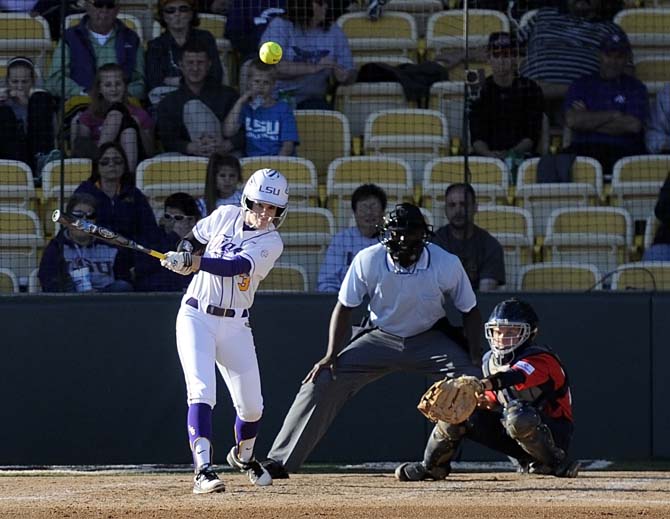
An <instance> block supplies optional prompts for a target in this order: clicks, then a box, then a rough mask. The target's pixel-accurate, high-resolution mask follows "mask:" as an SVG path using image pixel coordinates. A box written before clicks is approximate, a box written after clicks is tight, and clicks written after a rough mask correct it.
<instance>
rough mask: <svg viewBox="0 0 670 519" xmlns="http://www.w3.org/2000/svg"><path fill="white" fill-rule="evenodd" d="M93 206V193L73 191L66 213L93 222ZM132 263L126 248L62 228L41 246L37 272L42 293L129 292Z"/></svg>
mask: <svg viewBox="0 0 670 519" xmlns="http://www.w3.org/2000/svg"><path fill="white" fill-rule="evenodd" d="M96 205H97V202H96V199H95V197H94V196H93V195H90V194H88V193H75V194H74V195H72V196H71V197H70V200H69V201H68V203H67V207H66V208H65V212H66V213H67V214H68V215H69V216H71V217H73V218H80V219H82V220H86V221H89V222H92V223H96ZM131 264H132V263H131V260H130V251H129V250H128V249H122V248H117V247H114V246H112V245H108V244H107V243H105V242H102V241H99V240H96V239H95V238H94V237H93V236H91V235H90V234H88V233H85V232H83V231H78V230H75V229H69V228H67V227H62V228H61V230H60V231H59V232H58V234H57V235H56V236H55V237H54V238H53V239H52V240H51V241H50V242H49V244H48V245H47V247H46V249H44V254H43V255H42V260H41V261H40V268H39V271H38V274H37V275H38V277H39V280H40V284H41V285H42V291H43V292H129V291H132V290H133V285H132V284H131V282H130V280H131V275H130V267H131Z"/></svg>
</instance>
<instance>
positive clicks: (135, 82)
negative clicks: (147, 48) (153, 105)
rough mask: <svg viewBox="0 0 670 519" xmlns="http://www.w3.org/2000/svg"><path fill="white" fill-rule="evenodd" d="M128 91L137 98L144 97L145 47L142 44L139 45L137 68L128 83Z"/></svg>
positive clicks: (136, 59)
mask: <svg viewBox="0 0 670 519" xmlns="http://www.w3.org/2000/svg"><path fill="white" fill-rule="evenodd" d="M128 93H129V94H130V95H131V96H133V97H136V98H137V99H144V49H143V48H142V46H141V45H138V47H137V54H136V56H135V69H134V70H133V73H132V76H131V78H130V83H128Z"/></svg>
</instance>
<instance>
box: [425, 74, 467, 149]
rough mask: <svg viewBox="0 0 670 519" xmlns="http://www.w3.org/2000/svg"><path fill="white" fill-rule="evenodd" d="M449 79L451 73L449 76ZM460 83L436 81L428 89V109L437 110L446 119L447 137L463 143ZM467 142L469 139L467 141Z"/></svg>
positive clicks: (461, 85) (462, 92) (461, 89)
mask: <svg viewBox="0 0 670 519" xmlns="http://www.w3.org/2000/svg"><path fill="white" fill-rule="evenodd" d="M449 75H450V77H451V73H450V74H449ZM464 95H465V92H464V85H463V82H462V81H438V82H437V83H433V84H432V86H431V87H430V97H429V101H428V102H429V108H430V109H432V110H437V111H438V112H440V113H442V114H444V115H445V117H446V118H447V125H448V127H449V136H450V137H451V139H452V140H453V139H455V138H457V139H459V140H460V141H461V142H463V140H462V139H463V98H464ZM467 140H468V141H469V138H468V139H467Z"/></svg>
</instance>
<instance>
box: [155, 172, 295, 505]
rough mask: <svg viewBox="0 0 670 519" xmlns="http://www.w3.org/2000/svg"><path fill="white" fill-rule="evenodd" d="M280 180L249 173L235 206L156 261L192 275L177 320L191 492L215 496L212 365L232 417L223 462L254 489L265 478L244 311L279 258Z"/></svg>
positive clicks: (256, 381)
mask: <svg viewBox="0 0 670 519" xmlns="http://www.w3.org/2000/svg"><path fill="white" fill-rule="evenodd" d="M287 204H288V183H287V181H286V178H285V177H284V176H283V175H282V174H281V173H279V172H278V171H275V170H273V169H261V170H258V171H256V172H255V173H254V174H253V175H252V176H251V178H250V179H249V181H248V182H247V184H246V185H245V187H244V191H243V193H242V203H241V207H238V206H233V205H228V206H221V207H219V208H218V209H216V210H215V211H214V212H213V213H212V214H211V215H210V216H208V217H207V218H204V219H203V220H200V221H199V222H198V223H197V224H196V226H195V227H194V228H193V230H192V231H191V233H189V234H188V235H187V236H186V237H185V239H184V240H183V241H182V242H180V244H179V246H178V247H177V249H178V252H168V253H167V257H166V259H164V260H161V265H163V266H164V267H165V268H167V269H169V270H172V271H174V272H178V273H180V274H184V275H188V274H190V273H191V272H195V273H196V275H195V276H194V277H193V280H192V281H191V284H190V285H189V286H188V289H187V290H186V294H185V295H184V297H183V299H182V304H181V308H180V309H179V314H178V315H177V349H178V352H179V359H180V361H181V365H182V369H183V370H184V377H185V379H186V388H187V393H188V395H187V396H188V419H187V422H188V423H187V425H188V439H189V443H190V445H191V450H192V452H193V463H194V468H195V478H194V484H193V493H195V494H205V493H209V492H223V491H224V490H225V485H224V483H223V481H221V480H220V479H219V477H218V476H217V474H216V472H214V470H213V468H212V409H213V408H214V405H215V404H216V371H215V367H214V366H215V364H216V366H218V368H219V371H220V372H221V375H222V377H223V380H224V382H225V383H226V386H227V387H228V391H229V392H230V395H231V398H232V400H233V405H234V406H235V410H236V412H237V417H236V420H235V437H236V444H235V445H234V446H233V448H232V449H231V450H230V452H229V453H228V456H227V458H226V459H227V461H228V464H229V465H230V466H231V467H233V468H236V469H238V470H240V471H242V472H247V474H248V476H249V479H250V480H251V482H252V483H253V484H255V485H258V486H266V485H271V484H272V477H271V476H270V475H269V474H268V472H267V471H266V470H265V468H263V467H262V466H261V464H260V463H258V462H257V461H256V459H255V458H254V454H253V453H254V443H255V441H256V433H257V431H258V426H259V423H260V419H261V415H262V414H263V397H262V395H261V381H260V374H259V371H258V361H257V359H256V350H255V346H254V339H253V336H252V333H251V328H250V326H249V319H248V317H249V308H250V307H251V305H252V304H253V300H254V294H255V292H256V289H257V288H258V284H259V283H260V282H261V281H262V280H263V278H265V277H266V276H267V275H268V273H269V272H270V270H271V269H272V267H273V266H274V264H275V261H277V258H279V256H280V255H281V253H282V250H283V248H284V245H283V243H282V240H281V238H280V237H279V233H277V231H276V229H277V227H279V225H280V224H281V222H282V221H283V219H284V218H285V216H286V207H287ZM203 251H204V252H203Z"/></svg>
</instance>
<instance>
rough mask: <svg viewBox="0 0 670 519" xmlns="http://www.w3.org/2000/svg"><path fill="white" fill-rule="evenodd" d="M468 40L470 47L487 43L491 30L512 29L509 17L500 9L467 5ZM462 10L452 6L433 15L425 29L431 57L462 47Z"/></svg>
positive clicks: (429, 56)
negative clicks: (443, 51) (468, 6)
mask: <svg viewBox="0 0 670 519" xmlns="http://www.w3.org/2000/svg"><path fill="white" fill-rule="evenodd" d="M468 21H469V23H468V43H469V46H470V48H475V47H484V46H485V45H486V44H487V43H488V38H489V34H491V33H492V32H499V31H504V32H510V27H509V20H508V19H507V16H505V14H503V13H501V12H500V11H494V10H490V9H468ZM463 25H464V24H463V10H462V9H452V10H449V11H440V12H439V13H435V14H433V15H431V17H430V18H429V19H428V27H427V29H426V48H427V51H428V58H429V59H433V57H434V56H435V53H436V52H439V51H441V50H443V49H462V48H463V45H464V39H465V35H464V31H463Z"/></svg>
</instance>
